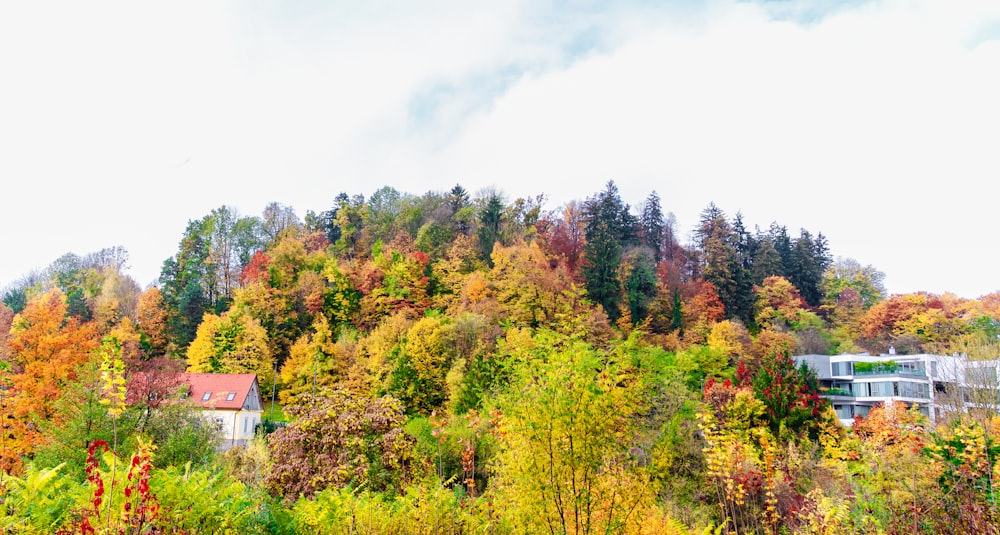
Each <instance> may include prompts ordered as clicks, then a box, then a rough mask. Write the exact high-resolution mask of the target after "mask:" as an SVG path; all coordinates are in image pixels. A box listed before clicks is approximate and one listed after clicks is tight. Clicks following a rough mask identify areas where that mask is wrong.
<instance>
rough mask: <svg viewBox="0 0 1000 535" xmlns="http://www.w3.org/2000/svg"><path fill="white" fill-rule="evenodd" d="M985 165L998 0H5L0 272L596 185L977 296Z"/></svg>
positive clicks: (998, 57) (575, 191) (999, 71)
mask: <svg viewBox="0 0 1000 535" xmlns="http://www.w3.org/2000/svg"><path fill="white" fill-rule="evenodd" d="M606 4H613V5H610V6H609V5H606ZM998 178H1000V2H996V1H994V0H986V1H976V0H968V1H965V0H962V1H956V0H905V1H903V0H898V1H897V0H885V1H861V0H855V1H846V2H831V1H825V0H785V1H726V0H719V1H711V0H710V1H675V2H666V1H664V2H656V1H651V0H632V1H620V2H597V1H588V0H580V1H569V0H566V1H558V0H557V1H544V0H524V1H516V0H511V1H503V2H496V1H482V2H479V1H437V0H428V1H423V2H412V1H406V0H400V1H380V0H373V1H370V2H369V1H366V2H355V1H342V2H341V1H299V2H268V1H249V0H248V1H234V2H223V1H210V2H205V1H192V2H185V1H175V2H158V3H153V2H133V1H126V2H65V3H62V2H47V1H37V2H3V3H0V241H2V247H0V251H2V252H0V288H2V287H4V286H6V285H8V284H11V283H13V282H15V281H16V280H17V279H18V278H19V277H21V276H23V275H25V274H26V273H28V272H30V271H32V270H35V269H42V268H44V267H46V266H47V265H49V264H50V263H51V262H52V261H53V260H55V259H56V258H58V257H60V256H62V255H63V254H65V253H68V252H73V253H76V254H79V255H84V254H86V253H89V252H94V251H97V250H100V249H102V248H105V247H112V246H123V247H125V248H126V249H127V250H128V252H129V254H130V269H129V273H130V274H131V275H132V276H133V277H134V278H135V279H136V280H137V281H138V282H139V283H140V285H142V286H146V285H148V284H151V283H153V282H155V280H156V278H157V276H158V275H159V270H160V267H161V265H162V263H163V261H164V260H165V259H166V258H168V257H170V256H172V255H173V254H175V253H176V251H177V246H178V243H179V241H180V238H181V236H182V234H183V232H184V229H185V227H186V224H187V222H188V221H189V220H193V219H200V218H201V217H203V216H205V215H207V214H208V213H209V212H210V211H211V210H212V209H214V208H217V207H219V206H222V205H226V206H230V207H233V208H235V209H236V210H237V211H239V213H241V214H242V215H260V214H261V212H262V211H263V209H264V207H265V206H266V205H267V204H268V203H270V202H278V203H280V204H282V205H287V206H292V207H294V208H295V211H296V212H297V213H298V215H299V216H300V217H302V216H304V215H305V213H306V211H307V210H313V211H316V212H319V211H322V210H326V209H328V208H329V207H330V206H331V205H332V204H333V198H334V197H335V196H336V195H337V194H338V193H339V192H342V191H343V192H347V193H349V194H357V193H360V194H363V195H365V196H366V197H367V196H368V195H370V194H371V193H372V192H374V191H375V190H376V189H378V188H380V187H382V186H392V187H394V188H396V189H398V190H399V191H401V192H408V193H413V194H418V195H419V194H422V193H424V192H427V191H445V190H448V189H450V188H451V187H452V186H454V185H455V184H461V185H462V186H463V187H465V189H466V190H468V191H470V192H473V193H475V192H477V191H483V190H484V189H485V188H496V189H499V190H500V191H502V192H503V193H505V194H506V195H507V196H508V198H511V199H513V198H517V197H534V196H536V195H538V194H545V195H546V198H547V203H546V208H547V209H557V208H558V207H560V206H562V205H563V204H564V203H566V202H568V201H571V200H584V199H586V198H587V197H589V196H592V195H594V194H595V193H597V192H599V191H601V190H602V189H603V188H604V185H605V184H606V183H607V181H608V180H614V181H615V184H616V185H617V186H618V188H619V190H620V193H621V196H622V198H623V200H624V201H625V202H627V203H629V204H631V205H632V206H638V205H639V204H640V203H641V202H642V201H643V200H644V199H645V198H646V197H647V196H648V195H649V194H650V192H652V191H656V192H657V193H658V195H659V196H660V198H661V203H662V206H663V208H664V210H665V211H668V212H671V213H673V214H674V216H675V218H676V221H677V226H678V230H679V231H680V233H681V236H682V242H687V240H688V236H689V235H690V231H691V229H692V228H693V226H694V225H695V224H696V223H697V220H698V216H699V214H700V213H701V211H702V210H704V209H705V207H706V206H708V204H709V203H712V202H714V203H715V204H716V205H717V206H718V207H719V208H721V209H722V210H724V211H725V212H726V213H727V214H728V215H730V216H733V215H735V214H736V213H737V212H739V213H742V215H743V219H744V221H745V223H746V224H747V225H748V226H749V227H750V228H751V229H752V228H753V227H754V226H759V227H761V228H767V227H768V226H769V225H770V224H771V222H773V221H777V222H778V223H780V224H782V225H785V226H787V227H788V228H789V231H790V233H791V234H792V235H797V234H798V231H799V229H801V228H805V229H807V230H809V231H810V232H811V233H813V234H816V233H817V232H822V233H823V234H824V235H826V237H827V238H828V240H829V244H830V247H831V253H832V254H833V255H834V256H839V257H845V258H848V257H849V258H854V259H856V260H858V261H859V262H861V263H862V264H863V265H868V264H870V265H872V266H874V267H876V268H877V269H879V270H881V271H882V272H884V273H885V275H886V277H885V285H886V288H887V289H888V291H889V292H890V293H907V292H913V291H929V292H933V293H944V292H953V293H956V294H958V295H959V296H962V297H967V298H976V297H979V296H981V295H983V294H986V293H989V292H993V291H996V290H1000V277H998V275H997V268H996V266H997V265H998V260H1000V248H998V247H997V240H996V239H994V238H993V236H994V231H995V226H996V225H995V221H996V217H995V215H994V214H995V213H996V208H995V204H996V197H997V193H998V190H1000V186H998V185H997V184H998Z"/></svg>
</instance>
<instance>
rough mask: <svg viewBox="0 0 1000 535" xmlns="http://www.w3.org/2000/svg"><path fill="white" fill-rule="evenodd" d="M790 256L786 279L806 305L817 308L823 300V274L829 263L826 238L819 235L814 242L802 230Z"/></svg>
mask: <svg viewBox="0 0 1000 535" xmlns="http://www.w3.org/2000/svg"><path fill="white" fill-rule="evenodd" d="M790 256H791V262H790V263H791V269H790V270H789V272H788V274H787V276H786V278H787V279H788V280H789V281H790V282H791V283H792V284H794V285H795V287H796V288H798V289H799V293H800V294H801V295H802V298H803V299H805V300H806V303H808V304H809V305H810V306H814V307H815V306H819V304H820V301H822V299H823V289H822V286H821V283H822V282H823V272H824V271H826V268H827V267H828V266H829V265H830V262H831V259H830V253H829V251H828V249H827V245H826V238H825V237H824V236H823V235H822V234H820V235H819V236H818V237H817V239H815V240H814V239H813V237H812V234H810V233H809V232H808V231H807V230H805V229H802V230H801V232H800V234H799V237H798V239H796V240H795V242H794V244H793V245H792V251H791V255H790Z"/></svg>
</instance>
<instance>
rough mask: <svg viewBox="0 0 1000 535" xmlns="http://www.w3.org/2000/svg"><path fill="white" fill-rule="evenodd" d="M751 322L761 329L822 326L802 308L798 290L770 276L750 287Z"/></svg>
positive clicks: (812, 314) (815, 317)
mask: <svg viewBox="0 0 1000 535" xmlns="http://www.w3.org/2000/svg"><path fill="white" fill-rule="evenodd" d="M754 294H755V295H756V297H757V299H756V302H755V303H754V319H755V320H756V322H757V325H759V326H760V327H761V328H763V329H777V330H781V329H792V330H793V331H800V330H803V329H807V328H810V327H814V328H819V327H822V321H821V320H820V319H819V317H818V316H816V314H815V313H813V312H810V311H809V310H808V309H807V308H806V302H805V300H804V299H803V298H802V296H801V295H799V291H798V289H797V288H796V287H795V286H793V285H792V283H790V282H788V281H787V280H786V279H784V278H783V277H775V276H771V277H768V278H766V279H764V282H763V283H761V285H760V286H755V287H754Z"/></svg>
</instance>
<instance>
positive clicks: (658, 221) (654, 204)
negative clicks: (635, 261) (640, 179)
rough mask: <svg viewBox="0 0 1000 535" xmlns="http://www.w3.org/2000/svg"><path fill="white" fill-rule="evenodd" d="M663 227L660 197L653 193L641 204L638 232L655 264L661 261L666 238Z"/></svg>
mask: <svg viewBox="0 0 1000 535" xmlns="http://www.w3.org/2000/svg"><path fill="white" fill-rule="evenodd" d="M664 226H665V223H664V219H663V210H662V209H661V208H660V196H659V195H657V194H656V192H655V191H654V192H652V193H650V194H649V197H647V198H646V202H644V203H643V204H642V212H641V214H640V215H639V231H640V235H641V237H642V244H643V245H645V246H646V247H649V248H650V249H651V250H652V251H653V261H654V263H656V264H658V263H659V262H660V260H663V249H664V239H665V238H666V235H665V233H664Z"/></svg>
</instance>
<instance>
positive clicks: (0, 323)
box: [0, 303, 14, 362]
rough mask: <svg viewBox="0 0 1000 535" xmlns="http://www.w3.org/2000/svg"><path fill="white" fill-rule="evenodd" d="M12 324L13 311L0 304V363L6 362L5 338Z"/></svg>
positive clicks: (8, 334)
mask: <svg viewBox="0 0 1000 535" xmlns="http://www.w3.org/2000/svg"><path fill="white" fill-rule="evenodd" d="M13 323H14V310H13V309H11V308H10V307H9V306H7V305H5V304H3V303H0V362H7V338H8V337H9V336H10V328H11V326H12V325H13Z"/></svg>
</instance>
